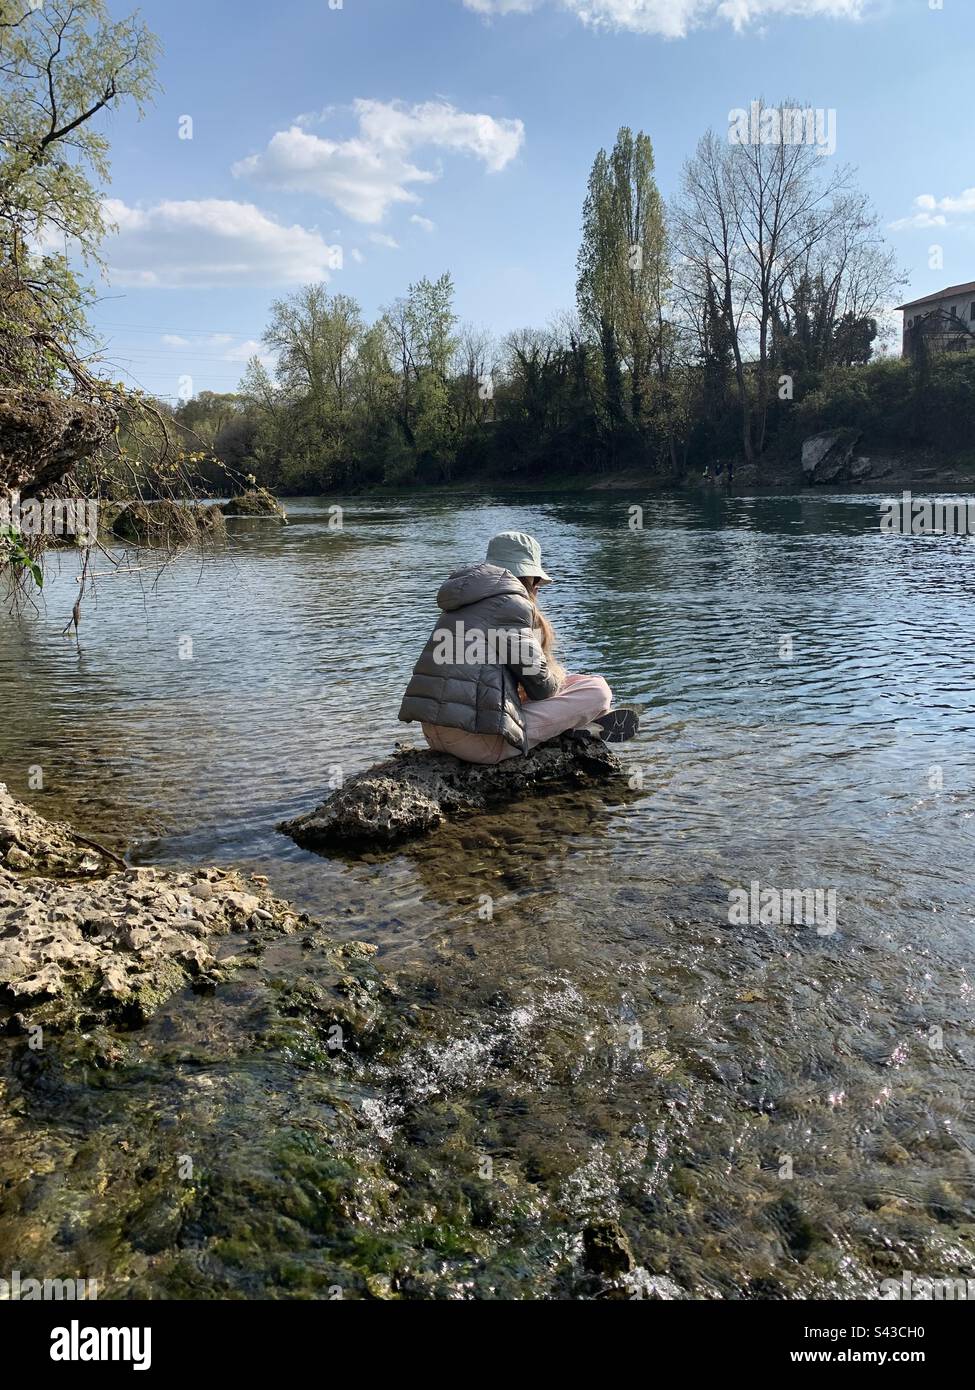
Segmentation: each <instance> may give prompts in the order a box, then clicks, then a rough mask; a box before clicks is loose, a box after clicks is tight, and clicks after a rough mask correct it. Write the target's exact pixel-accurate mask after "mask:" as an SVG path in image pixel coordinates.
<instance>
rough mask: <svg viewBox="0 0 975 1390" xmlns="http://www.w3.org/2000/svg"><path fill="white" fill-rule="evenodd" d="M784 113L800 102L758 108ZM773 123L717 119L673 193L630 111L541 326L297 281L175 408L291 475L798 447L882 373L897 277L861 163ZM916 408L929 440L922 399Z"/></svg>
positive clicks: (305, 481) (551, 465)
mask: <svg viewBox="0 0 975 1390" xmlns="http://www.w3.org/2000/svg"><path fill="white" fill-rule="evenodd" d="M780 109H781V110H786V109H789V110H792V109H795V103H793V102H787V103H783V105H782V107H781V108H765V107H764V105H761V111H762V112H763V113H764V112H766V111H769V110H780ZM776 128H778V129H780V130H781V132H782V133H781V135H780V136H779V138H777V139H771V140H766V141H759V142H756V143H754V144H748V143H736V142H734V141H732V140H730V139H729V138H728V136H727V134H725V135H719V134H717V133H715V132H714V131H709V132H708V133H707V134H706V135H705V136H704V137H703V139H702V140H701V141H700V143H699V144H698V147H697V149H696V151H695V153H694V154H693V156H692V157H691V158H690V159H689V160H688V161H687V162H686V164H685V166H684V169H683V173H682V178H681V185H680V189H679V191H678V194H677V196H676V197H675V198H674V200H673V202H672V203H671V205H670V206H667V205H665V203H664V200H663V198H662V197H661V194H660V191H659V189H658V187H657V183H656V180H655V176H654V153H653V145H652V142H651V140H650V137H649V136H648V135H646V134H645V133H643V132H637V133H636V134H634V133H633V132H632V131H631V130H630V129H628V128H625V127H624V128H623V129H621V130H620V131H619V133H618V135H617V138H616V142H615V144H614V146H613V148H612V149H611V150H608V151H607V150H600V152H599V153H598V154H597V156H596V158H595V161H594V163H593V166H592V171H591V174H590V177H589V182H588V188H587V190H586V194H585V198H584V202H583V206H582V219H581V244H580V248H579V253H578V260H577V279H576V286H575V305H574V307H573V308H572V309H571V310H569V311H567V312H565V313H563V314H562V315H560V316H559V317H558V318H557V319H556V320H555V321H554V322H553V323H551V324H549V325H548V326H547V327H545V328H522V329H518V330H515V331H513V332H511V333H508V334H507V335H505V336H504V337H501V338H494V337H492V336H491V335H490V334H488V333H485V332H483V331H481V330H479V329H477V328H475V327H473V326H471V325H468V324H463V323H461V322H460V320H459V318H458V315H457V312H456V308H455V292H454V285H453V281H452V278H451V276H450V274H449V273H444V274H442V275H441V276H440V277H439V278H438V279H436V280H430V279H427V278H424V279H421V280H420V281H418V282H417V283H416V284H413V285H410V286H409V287H408V290H407V292H406V294H405V295H404V296H402V297H401V298H400V299H397V300H396V301H395V302H394V303H393V304H391V305H389V306H388V307H387V308H386V309H385V310H383V312H382V313H380V315H379V316H378V318H377V319H376V320H375V322H372V323H368V322H366V320H365V318H364V316H363V313H362V310H361V308H360V306H359V305H358V303H357V302H356V301H355V300H354V299H353V298H351V297H350V296H348V295H345V294H342V293H334V292H332V291H330V289H329V288H328V287H326V286H325V285H323V284H313V285H307V286H304V287H303V288H301V289H299V290H298V291H296V292H295V293H293V294H291V295H289V296H288V297H286V298H283V299H280V300H278V301H277V302H276V303H275V304H274V305H273V306H272V309H271V315H270V322H269V324H268V326H267V329H266V331H265V333H264V346H265V348H266V354H265V356H264V360H262V359H260V358H255V359H253V360H252V361H251V362H250V363H249V364H248V367H247V370H246V372H245V374H244V377H243V379H242V381H241V383H240V387H239V389H238V391H237V392H235V393H233V394H230V395H218V394H215V393H202V394H201V395H200V396H199V397H196V398H194V399H193V400H192V401H189V402H187V403H185V404H184V405H182V406H181V407H179V408H178V409H177V410H176V411H175V412H174V419H175V421H176V423H177V425H178V426H181V427H184V428H185V429H186V430H187V431H188V432H192V433H194V434H196V435H198V436H200V437H202V438H203V439H204V440H205V441H206V443H207V446H208V447H210V448H212V449H213V451H214V454H215V456H216V457H217V458H219V459H220V460H221V462H223V463H225V464H227V465H231V466H233V467H234V468H235V469H237V470H238V471H240V472H243V473H249V474H253V475H254V476H255V477H256V478H257V479H258V481H259V482H261V483H262V484H263V485H265V486H268V487H271V488H273V489H277V490H279V491H283V492H292V493H296V492H315V491H322V490H328V489H330V488H342V487H349V486H368V485H373V484H377V483H386V484H391V485H399V486H408V485H410V484H413V483H432V484H438V483H439V484H444V483H452V482H456V481H459V480H463V479H465V478H469V477H470V478H473V477H491V478H496V479H498V480H499V481H505V480H509V481H518V480H520V481H528V480H531V479H534V478H544V477H546V476H551V475H552V474H558V475H559V476H561V477H569V478H571V477H572V476H575V475H578V476H580V477H588V476H590V475H592V474H593V473H600V472H606V471H609V470H613V469H621V468H633V467H639V468H641V469H644V470H647V471H651V472H655V473H657V474H659V475H660V477H661V478H662V479H674V480H676V479H679V478H681V477H683V476H685V475H686V474H687V473H688V472H689V471H694V470H700V469H702V468H706V467H709V466H711V465H712V464H714V463H715V461H721V460H728V461H729V462H731V461H732V460H734V459H737V460H741V461H744V462H747V463H757V462H759V461H760V460H761V459H762V458H763V457H764V456H766V455H767V454H768V453H769V451H770V450H771V451H772V452H774V451H775V450H776V449H777V448H783V447H791V445H792V444H793V443H794V437H795V432H796V430H797V429H808V428H809V427H810V425H815V412H814V411H813V410H812V409H811V405H810V403H812V402H819V403H820V405H822V403H823V395H824V392H825V393H826V395H827V396H828V395H829V393H830V392H831V391H836V390H841V389H842V390H845V391H846V394H847V396H851V395H852V396H853V397H854V398H856V397H857V392H855V391H854V392H849V391H848V390H846V388H845V387H841V383H842V382H844V381H845V379H846V377H847V376H848V375H849V374H850V373H860V381H861V387H865V388H866V389H867V390H868V391H869V383H870V381H871V380H872V379H873V376H874V372H873V370H872V368H873V367H874V366H881V365H882V366H883V367H884V368H889V366H890V364H881V363H879V362H875V353H876V349H877V344H878V336H879V328H878V322H879V320H880V318H881V315H882V313H883V311H884V310H885V309H886V308H887V307H888V306H889V305H890V303H891V299H892V296H893V295H894V294H895V291H896V290H897V288H898V287H899V286H900V285H901V284H902V283H903V279H902V276H901V275H900V273H899V272H898V269H897V266H896V263H895V260H894V256H893V254H892V252H891V251H890V250H889V248H888V247H887V246H886V245H885V243H884V240H883V237H882V236H881V233H880V230H879V225H878V219H877V215H876V213H875V212H874V211H873V209H872V208H871V206H870V204H869V201H868V199H867V198H866V197H865V195H864V194H863V193H862V192H861V191H860V190H859V189H858V188H857V187H856V184H855V180H854V176H853V173H852V171H851V170H850V169H848V168H846V167H843V166H839V165H835V164H833V163H832V162H831V161H830V160H829V159H827V158H826V157H824V155H823V153H822V151H821V150H820V149H819V147H818V146H816V145H815V144H809V143H799V142H796V143H793V142H791V141H790V140H789V139H788V138H786V132H787V129H788V127H787V123H786V122H784V121H783V122H780V123H778V125H777V127H776ZM267 361H271V362H273V363H274V366H273V368H269V367H268V366H267V365H265V363H266V362H267ZM900 365H901V364H898V367H897V368H896V369H895V370H899V369H900ZM868 368H870V370H867V369H868ZM906 370H907V369H906V367H905V368H904V371H905V372H906ZM800 406H803V407H804V408H803V409H798V408H797V407H800ZM847 423H856V421H850V422H847ZM910 423H911V430H912V437H916V436H917V434H918V431H920V432H921V434H922V435H923V433H924V430H925V428H926V422H925V421H924V420H923V419H921V418H920V417H919V413H918V411H917V410H915V411H913V413H912V415H911V421H910ZM931 423H932V422H931V421H928V422H927V424H931Z"/></svg>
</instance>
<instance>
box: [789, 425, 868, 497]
mask: <svg viewBox="0 0 975 1390" xmlns="http://www.w3.org/2000/svg"><path fill="white" fill-rule="evenodd" d="M860 433H861V432H860V431H859V430H855V429H847V428H843V429H838V430H826V431H825V432H824V433H823V434H814V435H813V436H812V437H811V438H809V439H807V440H806V441H805V443H804V444H803V446H802V476H803V481H804V482H806V483H840V482H848V481H849V480H850V477H851V469H852V463H853V457H854V453H855V451H856V446H857V444H858V443H859V441H860Z"/></svg>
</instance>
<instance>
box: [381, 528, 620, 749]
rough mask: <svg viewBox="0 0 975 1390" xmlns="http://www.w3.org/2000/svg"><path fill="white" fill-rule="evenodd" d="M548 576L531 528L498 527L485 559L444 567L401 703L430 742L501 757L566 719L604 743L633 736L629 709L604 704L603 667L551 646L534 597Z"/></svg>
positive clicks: (558, 728) (556, 730) (607, 700)
mask: <svg viewBox="0 0 975 1390" xmlns="http://www.w3.org/2000/svg"><path fill="white" fill-rule="evenodd" d="M551 582H552V581H551V579H550V578H549V576H548V575H547V574H546V573H545V571H544V570H543V569H542V552H541V547H540V546H539V544H538V541H536V540H535V539H534V538H533V537H532V536H526V535H524V534H522V533H521V532H519V531H504V532H502V533H501V534H500V535H498V536H495V537H494V539H493V540H492V541H491V543H490V545H489V546H488V552H487V559H486V561H485V562H484V563H483V564H478V565H468V566H466V567H465V568H464V569H460V570H457V571H456V572H455V573H454V574H452V575H451V576H450V578H449V579H448V580H447V582H446V583H445V584H444V585H443V587H442V588H441V590H440V592H439V593H438V594H437V603H438V604H439V606H440V610H441V612H440V617H439V618H438V620H437V626H436V627H435V628H434V630H433V633H432V635H431V637H430V640H429V641H428V642H427V645H426V646H425V647H424V649H423V652H422V654H421V656H420V659H419V661H418V662H417V663H416V666H415V667H414V668H413V677H412V679H411V680H410V683H409V685H408V686H407V688H406V695H405V696H404V698H403V704H402V707H401V709H400V712H399V717H400V719H401V720H403V721H404V723H407V724H408V723H411V722H412V721H414V720H418V721H419V723H420V726H421V728H422V729H423V733H424V736H425V738H426V740H427V743H428V744H429V745H430V747H431V748H433V749H434V750H435V751H436V752H438V753H452V754H453V755H454V756H455V757H457V758H460V759H462V760H463V761H464V762H468V763H499V762H501V761H502V760H503V759H505V758H512V757H514V756H515V755H516V754H518V753H528V752H529V751H530V750H531V749H532V748H534V747H536V746H537V745H538V744H539V743H544V742H545V741H546V740H547V739H551V738H556V737H557V736H558V735H559V734H563V733H566V732H567V731H569V730H571V729H588V730H589V731H590V733H591V734H592V735H593V736H595V737H600V738H605V739H607V740H609V742H611V743H622V742H623V741H624V740H626V739H629V738H632V737H633V735H634V734H635V733H636V730H637V728H638V727H639V720H638V718H637V716H636V714H635V713H634V712H633V711H632V710H623V709H621V710H611V709H610V706H611V704H612V702H613V694H612V691H611V690H610V688H609V686H608V685H607V684H606V682H605V681H604V680H603V678H602V676H570V675H567V674H566V673H565V671H564V670H563V669H562V667H561V666H560V665H559V663H558V661H557V660H556V658H555V655H554V647H555V635H554V633H553V631H552V626H551V624H550V623H549V621H548V619H547V618H546V617H545V615H544V614H543V613H542V611H541V609H540V608H539V606H538V598H537V595H538V590H539V588H540V587H541V586H542V585H543V584H550V583H551Z"/></svg>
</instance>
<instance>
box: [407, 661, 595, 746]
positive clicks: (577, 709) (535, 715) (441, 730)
mask: <svg viewBox="0 0 975 1390" xmlns="http://www.w3.org/2000/svg"><path fill="white" fill-rule="evenodd" d="M612 703H613V692H612V691H611V690H610V688H609V686H608V685H607V684H606V682H605V681H604V680H603V678H602V676H566V678H565V684H564V685H563V687H562V689H561V690H560V691H559V693H558V694H557V695H550V696H549V698H548V699H547V700H528V701H526V702H525V704H523V705H522V707H521V713H522V716H523V717H524V720H525V732H526V733H527V734H528V747H529V748H534V747H535V746H536V745H537V744H539V743H544V742H545V741H546V739H550V738H555V737H556V735H557V734H564V733H565V732H566V730H567V729H582V728H584V727H585V725H586V724H591V723H592V721H593V720H594V719H598V718H599V716H600V715H601V714H605V713H606V711H607V710H608V709H609V707H610V705H611V704H612ZM420 727H421V728H422V730H423V734H424V737H425V738H426V741H427V743H429V745H430V747H431V748H432V749H434V751H435V752H437V753H453V755H454V757H455V758H460V759H461V760H462V761H463V762H465V763H500V762H503V761H504V759H505V758H516V757H517V756H518V754H519V753H520V752H521V749H520V748H513V747H512V746H511V744H510V743H509V742H508V740H507V739H506V738H503V737H502V735H501V734H468V733H465V732H464V730H463V729H448V728H447V727H446V726H445V725H443V724H421V725H420Z"/></svg>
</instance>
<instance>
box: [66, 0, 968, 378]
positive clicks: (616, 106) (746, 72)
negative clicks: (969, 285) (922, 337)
mask: <svg viewBox="0 0 975 1390" xmlns="http://www.w3.org/2000/svg"><path fill="white" fill-rule="evenodd" d="M110 5H111V8H112V11H113V13H115V14H117V15H122V14H124V13H128V11H129V7H128V6H127V5H125V4H124V3H122V0H110ZM933 6H934V7H933V8H932V0H342V4H341V7H338V0H331V4H330V3H329V0H281V3H279V4H277V5H267V4H264V3H255V0H205V3H201V0H196V3H189V0H165V2H163V0H149V3H145V4H143V5H142V6H141V9H142V13H143V15H144V17H145V19H146V21H147V22H148V24H149V25H150V27H151V28H152V29H154V30H155V32H156V33H157V34H158V35H159V37H160V39H161V40H162V44H163V49H164V56H163V59H162V64H161V68H160V79H161V82H162V85H163V88H164V92H163V94H162V95H161V96H160V97H159V99H158V101H157V102H156V104H155V105H154V106H153V107H152V108H151V109H150V111H149V113H148V115H147V118H146V119H145V120H144V121H143V122H142V123H141V124H139V123H137V122H136V121H135V119H134V117H133V116H132V114H131V113H130V112H127V111H125V112H121V113H119V114H118V115H116V116H114V117H113V118H112V121H111V124H110V127H109V130H110V134H111V137H112V144H113V178H112V186H111V189H110V190H109V194H110V197H111V199H112V200H113V202H112V210H113V214H114V215H115V217H116V220H117V221H118V222H119V225H120V227H121V231H120V233H119V235H118V236H117V237H113V238H110V239H109V240H108V241H107V243H106V245H105V248H104V249H105V255H106V259H107V260H108V262H109V264H110V266H111V267H112V269H111V277H110V282H109V283H108V284H105V285H103V286H102V287H101V295H102V298H101V302H100V303H99V305H98V307H97V310H96V311H95V313H94V315H93V322H94V323H95V325H96V327H97V328H98V329H99V331H100V333H101V334H102V336H103V339H104V341H105V343H106V351H105V358H106V361H107V362H110V363H111V364H112V368H113V370H115V371H116V372H117V374H118V375H119V376H120V377H121V378H123V379H126V380H128V381H130V382H138V383H139V384H141V385H143V386H144V387H146V388H147V389H149V390H151V391H153V392H155V393H157V394H159V395H162V396H166V397H175V396H176V394H177V393H178V391H179V389H180V381H181V378H189V379H190V380H191V385H192V389H193V390H195V391H199V390H205V389H209V390H232V389H233V388H234V386H235V385H236V383H237V380H238V378H239V375H240V372H241V370H242V366H243V359H244V358H246V356H247V355H248V353H249V352H250V351H251V350H252V349H253V346H254V344H255V343H256V341H257V340H259V338H260V335H261V332H262V330H263V328H264V326H265V324H266V321H267V316H268V308H269V305H270V304H271V302H272V301H273V300H274V299H275V298H277V297H279V296H281V295H284V294H287V293H288V292H289V291H291V290H293V289H294V288H295V287H296V286H297V285H298V284H299V283H301V282H302V281H306V280H309V279H313V278H318V277H319V276H322V275H327V277H328V279H329V282H330V285H331V287H332V288H334V289H335V290H340V291H342V292H344V293H347V294H351V295H353V296H354V297H355V298H356V299H357V300H358V301H359V302H360V303H361V305H362V307H363V310H364V312H365V314H366V316H367V317H368V318H372V317H374V316H375V315H376V314H377V313H378V312H379V310H380V309H381V308H382V306H384V305H386V304H388V303H389V302H391V301H392V300H393V299H395V298H396V296H397V295H399V294H401V293H402V292H404V291H405V289H406V287H407V285H408V284H409V283H410V282H411V281H414V280H416V279H418V278H420V277H421V276H423V275H429V276H431V277H435V276H436V275H438V274H440V273H441V272H442V271H443V270H450V271H451V273H452V274H453V277H454V280H455V283H456V287H457V309H458V312H459V314H460V315H461V317H462V318H463V319H464V320H468V321H470V322H473V323H474V324H476V325H478V326H481V327H484V328H487V329H490V330H491V331H493V332H495V333H497V334H499V335H500V334H503V333H505V332H507V331H508V330H510V329H515V328H520V327H525V326H527V325H529V324H533V325H538V326H544V325H545V324H546V323H547V322H548V321H549V320H550V319H551V318H552V317H553V316H555V315H556V314H558V313H559V312H560V311H561V310H563V309H568V308H571V307H572V302H573V290H574V280H575V256H576V251H577V247H578V241H579V222H580V211H581V205H582V199H583V196H584V193H585V186H586V179H587V176H588V172H589V168H590V166H591V163H592V160H593V157H594V155H595V153H596V151H597V150H598V149H599V148H600V147H601V146H608V145H611V144H612V141H613V139H614V137H615V133H616V130H617V128H618V127H619V126H620V125H623V124H627V125H630V126H632V127H633V128H634V129H637V128H639V129H643V130H645V131H646V132H647V133H648V134H649V135H650V136H651V138H652V140H653V142H654V147H655V151H656V159H657V177H658V182H659V184H660V187H661V191H662V192H663V194H664V196H665V197H669V196H670V195H671V194H672V193H673V192H674V191H675V190H676V187H677V182H678V178H679V174H680V168H681V165H682V163H683V161H684V159H685V158H686V157H687V156H688V155H689V154H690V153H691V152H692V151H693V148H694V145H695V144H696V142H697V140H698V138H699V137H700V135H702V134H703V132H704V131H705V130H706V129H707V128H708V127H709V126H712V127H714V128H715V129H717V130H722V131H723V130H725V129H727V125H728V113H729V111H730V110H731V109H732V108H735V107H744V106H747V105H748V103H749V102H750V101H751V100H753V99H755V98H757V97H759V96H764V97H765V98H766V99H768V100H770V101H777V100H781V99H784V98H793V99H795V100H797V101H798V102H801V103H802V104H803V105H810V106H813V107H817V108H820V107H821V108H833V109H835V112H836V122H837V137H838V148H837V154H836V156H835V157H836V159H838V160H840V161H842V162H849V163H852V164H854V165H856V166H858V168H859V171H860V183H861V185H862V186H863V187H864V189H865V190H866V191H867V192H868V193H869V194H870V196H871V197H872V199H873V200H874V202H875V204H876V206H877V207H878V209H879V211H880V213H881V216H882V220H883V222H884V224H885V225H889V226H890V231H889V233H888V235H889V238H890V240H891V243H892V245H893V246H894V247H895V249H896V250H897V252H898V255H899V258H900V261H901V263H902V265H903V266H904V269H905V270H906V271H907V272H908V274H909V277H910V280H909V291H910V294H908V293H906V292H905V296H904V297H905V298H908V297H915V296H917V295H920V294H923V293H927V292H929V291H931V290H935V289H938V288H940V287H941V286H942V285H945V284H952V283H956V282H961V281H965V280H972V279H975V236H973V229H975V140H973V120H972V111H971V100H970V95H969V93H970V89H971V61H972V56H973V54H975V4H973V3H972V0H943V7H942V8H938V0H933ZM492 11H493V12H494V13H492ZM184 117H190V118H191V119H192V139H180V138H179V134H180V121H181V118H184ZM186 128H187V127H186V123H185V121H184V123H183V130H184V132H185V130H186ZM932 245H938V246H941V247H942V248H943V269H929V248H930V247H932ZM335 247H341V260H342V265H341V268H340V269H339V268H336V264H335V263H336V252H335V250H334V248H335ZM330 248H333V249H330ZM329 266H331V267H332V268H331V269H330V268H329ZM184 385H185V382H184Z"/></svg>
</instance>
